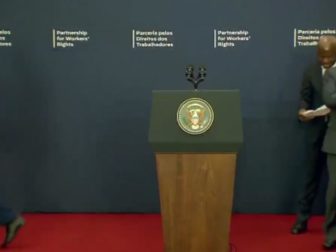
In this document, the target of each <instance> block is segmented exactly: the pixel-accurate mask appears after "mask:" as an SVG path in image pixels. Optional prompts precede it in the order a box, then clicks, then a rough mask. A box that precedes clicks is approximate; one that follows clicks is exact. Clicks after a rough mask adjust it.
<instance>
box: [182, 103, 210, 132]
mask: <svg viewBox="0 0 336 252" xmlns="http://www.w3.org/2000/svg"><path fill="white" fill-rule="evenodd" d="M213 120H214V112H213V110H212V107H211V106H210V104H209V103H208V102H207V101H205V100H203V99H201V98H190V99H187V100H185V101H183V102H182V103H181V105H180V106H179V108H178V110H177V123H178V125H179V126H180V128H181V129H182V130H183V131H185V132H187V133H188V134H191V135H199V134H202V133H204V132H206V131H207V130H208V129H210V127H211V125H212V122H213Z"/></svg>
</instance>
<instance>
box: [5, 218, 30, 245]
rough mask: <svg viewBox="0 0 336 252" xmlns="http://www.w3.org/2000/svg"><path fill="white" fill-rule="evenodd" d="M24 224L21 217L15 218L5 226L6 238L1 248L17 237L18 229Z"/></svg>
mask: <svg viewBox="0 0 336 252" xmlns="http://www.w3.org/2000/svg"><path fill="white" fill-rule="evenodd" d="M24 224H25V221H24V219H23V218H22V217H21V216H18V217H16V218H15V219H14V220H13V221H11V222H10V223H8V224H7V225H6V236H5V240H4V242H3V244H2V246H1V247H3V248H5V247H7V245H8V244H10V243H11V242H12V241H13V240H14V238H15V236H16V235H17V233H18V231H19V230H20V228H21V227H22V226H23V225H24Z"/></svg>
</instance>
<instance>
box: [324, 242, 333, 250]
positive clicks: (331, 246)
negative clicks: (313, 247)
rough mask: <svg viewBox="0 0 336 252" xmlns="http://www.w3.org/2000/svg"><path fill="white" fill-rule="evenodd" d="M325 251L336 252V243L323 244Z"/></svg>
mask: <svg viewBox="0 0 336 252" xmlns="http://www.w3.org/2000/svg"><path fill="white" fill-rule="evenodd" d="M323 249H324V250H334V249H336V241H326V242H324V243H323Z"/></svg>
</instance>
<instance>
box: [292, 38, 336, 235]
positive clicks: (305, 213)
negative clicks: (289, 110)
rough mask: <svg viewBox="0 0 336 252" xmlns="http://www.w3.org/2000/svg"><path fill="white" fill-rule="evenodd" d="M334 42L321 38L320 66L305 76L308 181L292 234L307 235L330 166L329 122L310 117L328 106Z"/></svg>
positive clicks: (303, 107) (303, 108) (303, 115)
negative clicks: (326, 84)
mask: <svg viewBox="0 0 336 252" xmlns="http://www.w3.org/2000/svg"><path fill="white" fill-rule="evenodd" d="M330 43H331V42H330V39H327V40H325V39H324V37H321V39H320V40H319V43H318V46H317V54H318V62H316V63H315V64H313V65H312V66H310V67H309V68H308V69H307V70H306V71H305V73H304V77H303V81H302V86H301V92H300V94H301V102H300V109H299V113H298V117H299V119H300V121H302V122H305V123H307V138H306V140H307V148H308V149H307V151H308V153H307V157H308V159H309V160H308V163H307V167H306V177H305V181H304V188H303V193H302V194H301V196H300V198H299V209H298V214H297V220H296V222H295V224H294V225H293V227H292V229H291V232H292V234H301V233H304V232H306V231H307V225H308V220H309V217H310V215H311V210H312V205H313V201H314V199H315V197H316V195H317V192H318V187H319V183H320V181H321V175H322V171H323V169H324V167H325V166H326V154H325V153H324V152H322V150H321V149H322V144H323V139H324V135H325V132H326V118H325V117H324V116H319V117H316V116H314V115H313V114H310V113H307V111H308V110H312V109H313V110H314V109H316V108H318V107H321V106H322V105H324V102H323V100H322V76H323V75H324V73H325V71H326V70H327V69H329V68H330V67H332V66H333V65H334V64H335V60H336V59H335V58H332V57H330V54H331V53H330Z"/></svg>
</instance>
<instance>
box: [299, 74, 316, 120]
mask: <svg viewBox="0 0 336 252" xmlns="http://www.w3.org/2000/svg"><path fill="white" fill-rule="evenodd" d="M313 92H314V91H313V87H312V84H311V77H310V74H309V70H308V71H306V72H305V73H304V75H303V79H302V83H301V89H300V105H299V111H298V117H299V119H300V121H303V122H307V121H310V120H311V119H313V118H314V117H311V116H305V115H304V112H306V111H307V110H309V109H311V104H312V100H313Z"/></svg>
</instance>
